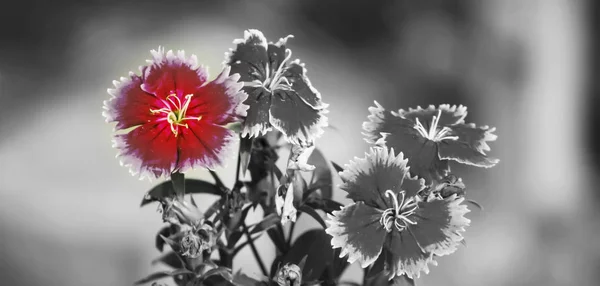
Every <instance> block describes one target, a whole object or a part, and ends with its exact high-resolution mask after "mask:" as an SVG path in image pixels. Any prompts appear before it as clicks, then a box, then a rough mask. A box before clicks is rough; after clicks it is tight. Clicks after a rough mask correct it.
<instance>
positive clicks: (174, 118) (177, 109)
mask: <svg viewBox="0 0 600 286" xmlns="http://www.w3.org/2000/svg"><path fill="white" fill-rule="evenodd" d="M192 96H194V95H193V94H188V95H186V96H185V102H184V103H183V104H182V103H181V99H179V96H177V95H176V94H174V93H172V94H169V96H167V100H162V99H161V101H162V102H163V103H164V105H165V107H163V108H161V109H150V112H151V113H152V114H159V115H161V116H163V117H162V118H160V119H159V120H158V121H167V122H168V123H169V124H170V125H171V131H172V132H173V134H175V137H177V134H179V128H180V127H185V128H189V126H188V125H187V123H183V122H184V121H185V120H200V119H201V118H202V116H197V117H191V116H186V115H185V113H186V112H187V109H188V107H189V106H190V102H191V101H192V100H191V99H192Z"/></svg>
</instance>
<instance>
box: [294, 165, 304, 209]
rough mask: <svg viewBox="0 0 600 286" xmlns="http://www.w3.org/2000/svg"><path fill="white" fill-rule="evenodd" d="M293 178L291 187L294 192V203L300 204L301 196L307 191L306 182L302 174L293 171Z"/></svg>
mask: <svg viewBox="0 0 600 286" xmlns="http://www.w3.org/2000/svg"><path fill="white" fill-rule="evenodd" d="M293 176H294V177H293V178H292V187H293V190H294V202H300V201H302V199H303V194H304V193H305V192H306V189H307V185H306V181H305V180H304V178H303V177H302V174H301V173H300V172H298V171H295V172H294V175H293Z"/></svg>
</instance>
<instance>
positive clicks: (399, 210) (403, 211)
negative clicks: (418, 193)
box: [379, 190, 418, 232]
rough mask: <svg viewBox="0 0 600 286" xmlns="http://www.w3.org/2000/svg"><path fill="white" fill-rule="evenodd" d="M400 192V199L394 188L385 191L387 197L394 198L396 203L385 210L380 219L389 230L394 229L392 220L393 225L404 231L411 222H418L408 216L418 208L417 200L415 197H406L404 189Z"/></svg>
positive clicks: (412, 223) (393, 201)
mask: <svg viewBox="0 0 600 286" xmlns="http://www.w3.org/2000/svg"><path fill="white" fill-rule="evenodd" d="M400 194H401V195H402V197H401V199H400V200H398V197H397V196H396V194H395V193H394V192H393V191H392V190H387V191H386V192H385V196H386V197H388V198H390V197H391V198H392V203H393V205H394V207H393V208H388V209H386V210H384V211H383V213H382V214H381V218H380V219H379V223H380V224H381V225H383V227H384V229H385V230H386V231H387V232H391V231H392V220H393V221H394V223H393V225H394V226H395V227H396V229H398V231H403V230H404V229H406V228H407V227H408V225H409V224H410V225H415V224H417V223H416V222H415V221H413V220H411V219H409V218H408V217H409V216H411V215H413V214H414V212H415V211H416V210H417V208H418V204H417V202H416V201H415V200H414V198H409V199H406V193H405V192H404V191H402V192H400Z"/></svg>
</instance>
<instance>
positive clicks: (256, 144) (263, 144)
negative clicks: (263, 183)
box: [248, 137, 279, 182]
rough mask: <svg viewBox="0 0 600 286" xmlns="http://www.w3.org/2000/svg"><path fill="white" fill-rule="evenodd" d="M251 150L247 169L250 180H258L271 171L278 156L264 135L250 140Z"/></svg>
mask: <svg viewBox="0 0 600 286" xmlns="http://www.w3.org/2000/svg"><path fill="white" fill-rule="evenodd" d="M251 150H252V151H251V155H250V159H249V162H248V170H249V171H250V176H251V177H252V182H258V181H260V180H262V179H264V178H265V177H267V176H268V175H269V174H270V173H271V171H272V170H273V167H274V166H275V162H277V159H278V158H279V156H278V155H277V152H276V151H275V149H273V147H272V146H271V145H269V142H268V141H267V139H266V138H265V137H257V138H255V139H254V140H252V149H251Z"/></svg>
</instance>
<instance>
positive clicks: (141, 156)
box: [115, 121, 177, 178]
mask: <svg viewBox="0 0 600 286" xmlns="http://www.w3.org/2000/svg"><path fill="white" fill-rule="evenodd" d="M115 147H116V148H117V149H119V151H120V153H119V155H118V157H120V158H121V164H122V165H125V166H129V168H130V172H131V173H132V174H134V175H135V174H140V175H142V176H144V175H145V176H150V177H152V176H153V177H157V178H158V177H161V176H166V175H168V174H170V173H171V172H172V171H174V170H175V166H176V164H177V138H176V137H175V136H174V135H173V132H171V127H170V125H169V123H167V122H166V121H161V122H158V123H147V124H144V125H142V126H140V127H138V128H136V129H134V130H132V131H131V132H129V133H127V134H118V135H116V136H115Z"/></svg>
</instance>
